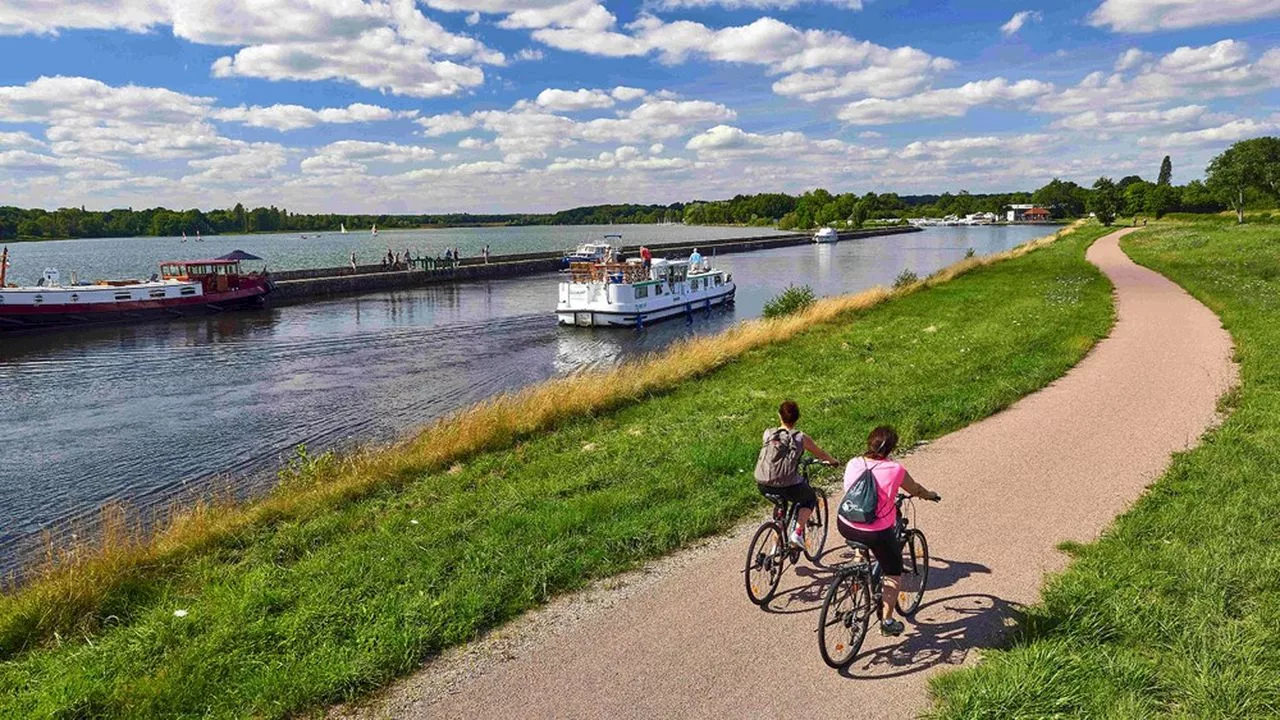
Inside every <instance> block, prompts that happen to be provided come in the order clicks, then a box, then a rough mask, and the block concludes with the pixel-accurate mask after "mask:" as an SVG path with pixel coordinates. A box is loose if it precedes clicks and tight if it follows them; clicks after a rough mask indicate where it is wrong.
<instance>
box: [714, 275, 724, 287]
mask: <svg viewBox="0 0 1280 720" xmlns="http://www.w3.org/2000/svg"><path fill="white" fill-rule="evenodd" d="M723 284H724V276H723V275H717V276H716V285H723Z"/></svg>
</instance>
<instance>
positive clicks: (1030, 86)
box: [839, 77, 1053, 125]
mask: <svg viewBox="0 0 1280 720" xmlns="http://www.w3.org/2000/svg"><path fill="white" fill-rule="evenodd" d="M1052 90H1053V86H1052V85H1050V84H1049V83H1046V82H1041V81H1039V80H1019V81H1017V82H1010V81H1008V80H1006V79H1004V78H1001V77H998V78H992V79H990V80H977V81H974V82H970V83H965V84H964V85H962V86H960V87H952V88H941V89H937V90H926V91H924V92H922V93H919V94H916V95H911V96H908V97H904V98H897V99H893V100H889V99H884V98H867V99H865V100H858V101H856V102H852V103H849V104H848V105H845V106H844V108H843V109H842V110H841V111H840V115H839V117H840V119H841V120H843V121H844V122H846V123H849V124H851V125H883V124H888V123H896V122H905V121H909V120H923V119H927V118H940V117H963V116H964V115H965V114H967V113H968V112H969V111H970V110H971V109H973V108H975V107H978V106H980V105H990V104H1004V103H1011V102H1015V103H1016V102H1020V101H1026V100H1030V99H1033V98H1036V97H1040V96H1043V95H1045V94H1046V93H1049V92H1051V91H1052Z"/></svg>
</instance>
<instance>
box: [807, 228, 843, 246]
mask: <svg viewBox="0 0 1280 720" xmlns="http://www.w3.org/2000/svg"><path fill="white" fill-rule="evenodd" d="M839 239H840V236H839V235H837V234H836V229H835V228H830V227H824V228H819V229H818V232H816V233H814V234H813V241H814V242H816V243H833V242H835V241H837V240H839Z"/></svg>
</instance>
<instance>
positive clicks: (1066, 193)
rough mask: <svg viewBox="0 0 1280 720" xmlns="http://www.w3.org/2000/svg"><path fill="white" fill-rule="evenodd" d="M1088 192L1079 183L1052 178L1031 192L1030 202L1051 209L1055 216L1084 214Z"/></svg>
mask: <svg viewBox="0 0 1280 720" xmlns="http://www.w3.org/2000/svg"><path fill="white" fill-rule="evenodd" d="M1088 196H1089V193H1088V191H1087V190H1085V189H1084V188H1082V187H1080V186H1079V185H1077V184H1075V183H1073V182H1071V181H1069V180H1060V179H1058V178H1054V179H1053V180H1051V181H1049V183H1048V184H1047V185H1045V186H1044V187H1042V188H1040V189H1039V190H1036V191H1035V192H1034V193H1032V194H1031V202H1033V203H1035V204H1037V205H1040V206H1042V207H1046V208H1049V209H1051V210H1053V214H1054V215H1056V216H1057V217H1079V216H1080V215H1082V214H1084V206H1085V200H1086V199H1087V198H1088Z"/></svg>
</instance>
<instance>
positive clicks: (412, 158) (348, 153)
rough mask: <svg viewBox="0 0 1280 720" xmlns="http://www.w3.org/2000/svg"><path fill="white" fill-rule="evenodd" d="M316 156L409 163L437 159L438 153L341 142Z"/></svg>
mask: <svg viewBox="0 0 1280 720" xmlns="http://www.w3.org/2000/svg"><path fill="white" fill-rule="evenodd" d="M316 154H317V155H327V156H330V157H336V158H342V159H345V160H354V161H359V162H385V163H407V162H420V161H423V160H431V159H433V158H435V156H436V151H435V150H432V149H431V148H427V147H422V146H420V145H401V144H399V143H388V142H370V141H367V140H339V141H337V142H333V143H329V144H328V145H325V146H324V147H322V148H320V149H319V150H317V151H316Z"/></svg>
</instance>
